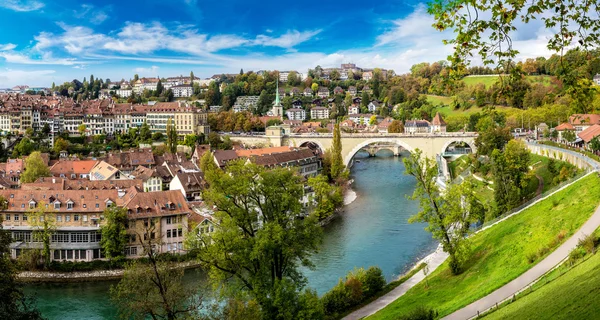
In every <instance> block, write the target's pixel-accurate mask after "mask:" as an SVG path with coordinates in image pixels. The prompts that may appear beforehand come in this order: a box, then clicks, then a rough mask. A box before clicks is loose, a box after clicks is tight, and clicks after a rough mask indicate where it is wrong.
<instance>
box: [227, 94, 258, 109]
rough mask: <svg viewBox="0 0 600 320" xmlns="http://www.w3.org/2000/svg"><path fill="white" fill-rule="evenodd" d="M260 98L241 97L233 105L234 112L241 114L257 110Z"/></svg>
mask: <svg viewBox="0 0 600 320" xmlns="http://www.w3.org/2000/svg"><path fill="white" fill-rule="evenodd" d="M258 99H259V96H239V97H237V98H236V99H235V103H234V104H233V112H241V111H248V110H254V109H256V104H257V103H258Z"/></svg>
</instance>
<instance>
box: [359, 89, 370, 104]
mask: <svg viewBox="0 0 600 320" xmlns="http://www.w3.org/2000/svg"><path fill="white" fill-rule="evenodd" d="M370 100H371V98H370V96H369V93H368V92H367V91H363V92H362V95H361V97H360V106H361V107H363V108H366V107H367V106H368V105H369V102H370Z"/></svg>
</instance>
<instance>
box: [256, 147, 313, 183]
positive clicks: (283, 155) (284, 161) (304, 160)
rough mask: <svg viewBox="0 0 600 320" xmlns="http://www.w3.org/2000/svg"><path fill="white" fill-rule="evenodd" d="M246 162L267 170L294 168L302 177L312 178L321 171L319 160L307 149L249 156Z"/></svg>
mask: <svg viewBox="0 0 600 320" xmlns="http://www.w3.org/2000/svg"><path fill="white" fill-rule="evenodd" d="M248 161H252V162H254V163H256V164H258V165H261V166H264V167H267V168H277V167H283V168H288V167H296V168H298V173H299V174H300V175H302V176H303V177H314V176H316V175H318V174H319V171H320V170H321V160H320V159H319V157H318V156H317V155H316V154H315V153H314V152H313V151H312V150H311V149H309V148H294V149H293V150H291V151H285V152H275V153H270V154H262V155H258V156H251V157H249V160H248Z"/></svg>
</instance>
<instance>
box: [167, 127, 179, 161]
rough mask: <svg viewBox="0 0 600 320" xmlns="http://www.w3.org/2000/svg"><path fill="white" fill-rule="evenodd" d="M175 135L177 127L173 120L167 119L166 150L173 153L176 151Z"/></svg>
mask: <svg viewBox="0 0 600 320" xmlns="http://www.w3.org/2000/svg"><path fill="white" fill-rule="evenodd" d="M177 137H178V135H177V128H175V124H174V123H173V120H172V119H169V120H167V150H169V152H171V153H173V154H174V153H176V152H177V139H178V138H177Z"/></svg>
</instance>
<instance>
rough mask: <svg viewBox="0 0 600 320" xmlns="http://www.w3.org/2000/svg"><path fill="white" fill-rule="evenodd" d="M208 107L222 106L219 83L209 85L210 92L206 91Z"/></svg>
mask: <svg viewBox="0 0 600 320" xmlns="http://www.w3.org/2000/svg"><path fill="white" fill-rule="evenodd" d="M205 100H206V106H219V105H221V91H220V89H219V83H218V82H217V81H212V82H211V83H210V84H209V85H208V90H207V91H206V96H205Z"/></svg>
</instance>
